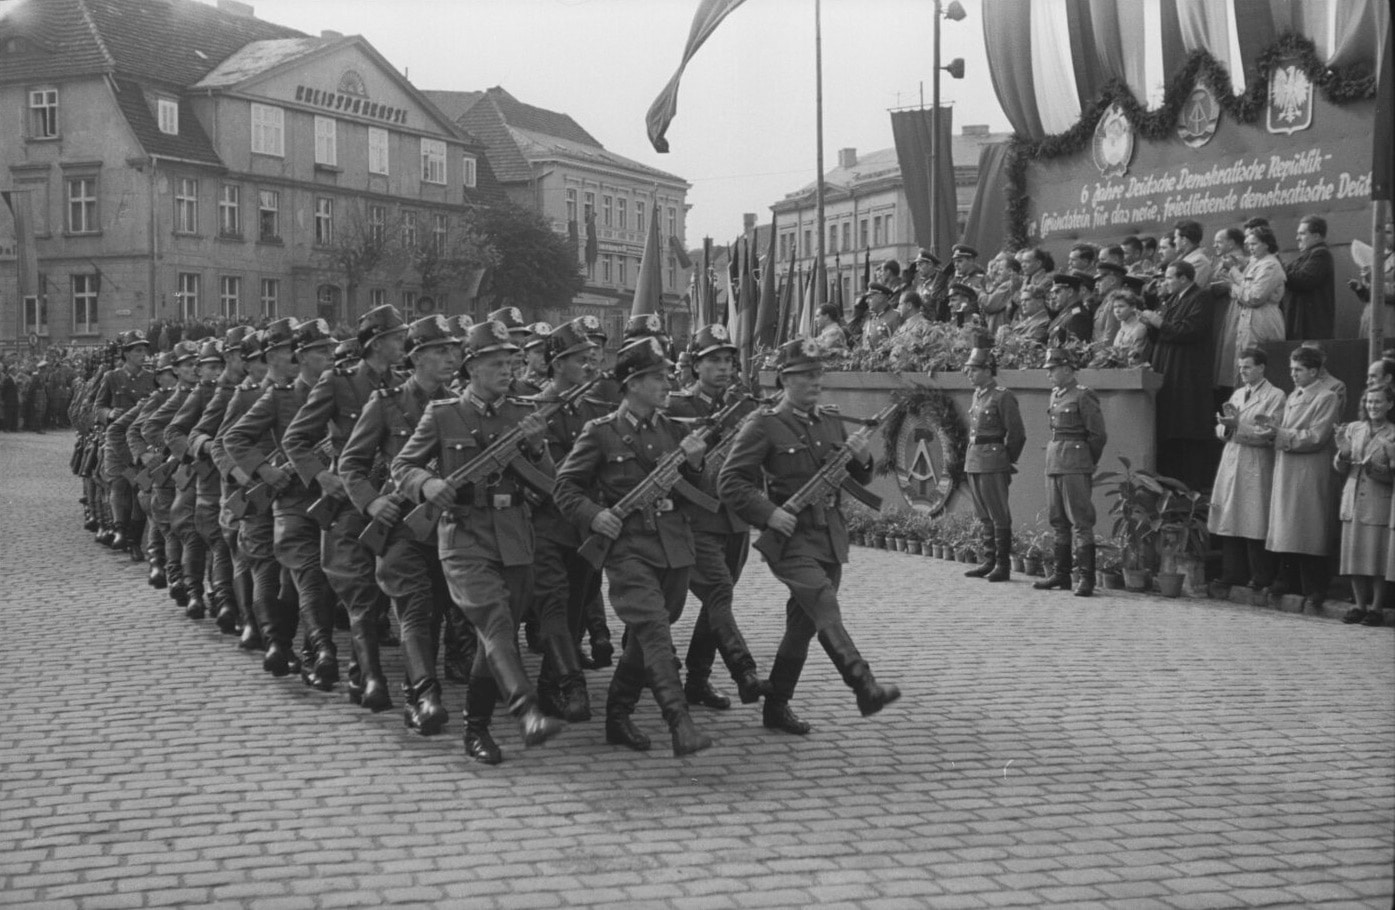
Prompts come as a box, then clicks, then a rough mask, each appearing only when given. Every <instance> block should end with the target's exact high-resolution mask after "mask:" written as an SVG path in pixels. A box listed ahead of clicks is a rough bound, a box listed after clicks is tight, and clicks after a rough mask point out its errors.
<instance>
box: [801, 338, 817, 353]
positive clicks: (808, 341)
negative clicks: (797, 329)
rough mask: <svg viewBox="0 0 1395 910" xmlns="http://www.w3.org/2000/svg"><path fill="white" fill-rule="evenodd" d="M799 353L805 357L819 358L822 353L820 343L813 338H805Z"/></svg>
mask: <svg viewBox="0 0 1395 910" xmlns="http://www.w3.org/2000/svg"><path fill="white" fill-rule="evenodd" d="M799 353H801V354H803V355H804V356H805V357H818V356H819V355H820V354H821V353H823V352H822V351H820V350H819V343H818V342H817V341H815V340H814V339H812V338H805V339H804V340H803V341H802V342H800V345H799Z"/></svg>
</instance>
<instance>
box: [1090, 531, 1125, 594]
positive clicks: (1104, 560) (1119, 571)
mask: <svg viewBox="0 0 1395 910" xmlns="http://www.w3.org/2000/svg"><path fill="white" fill-rule="evenodd" d="M1095 553H1096V556H1095V570H1096V571H1097V572H1098V573H1099V583H1100V587H1102V588H1105V589H1108V590H1111V591H1120V590H1123V587H1124V551H1123V546H1122V545H1121V544H1120V543H1119V542H1118V541H1117V540H1109V541H1106V540H1104V539H1102V538H1096V539H1095Z"/></svg>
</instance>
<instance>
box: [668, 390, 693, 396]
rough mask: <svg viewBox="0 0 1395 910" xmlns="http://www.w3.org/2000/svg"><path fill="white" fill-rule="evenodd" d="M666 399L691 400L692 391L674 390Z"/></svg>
mask: <svg viewBox="0 0 1395 910" xmlns="http://www.w3.org/2000/svg"><path fill="white" fill-rule="evenodd" d="M668 397H669V398H692V397H693V390H692V389H676V390H674V391H672V392H669V393H668Z"/></svg>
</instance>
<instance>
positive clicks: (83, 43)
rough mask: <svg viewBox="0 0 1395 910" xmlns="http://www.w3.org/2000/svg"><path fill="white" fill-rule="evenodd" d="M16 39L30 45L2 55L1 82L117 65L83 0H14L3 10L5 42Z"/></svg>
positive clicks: (0, 32)
mask: <svg viewBox="0 0 1395 910" xmlns="http://www.w3.org/2000/svg"><path fill="white" fill-rule="evenodd" d="M16 37H17V38H19V39H21V40H22V41H23V42H25V49H24V51H23V52H21V53H17V54H16V53H8V54H0V82H9V81H14V80H22V79H55V78H58V77H62V76H71V75H74V74H83V73H101V72H108V71H110V70H111V69H112V68H113V66H114V62H113V60H112V58H111V56H110V55H109V54H108V53H107V51H106V48H104V47H103V46H102V42H101V40H100V39H99V37H98V35H97V32H96V30H95V29H94V28H93V26H92V21H91V18H90V17H89V16H88V15H87V14H86V11H85V10H84V8H83V6H82V4H81V3H80V2H79V0H15V2H12V3H10V4H9V5H7V6H6V7H5V8H4V11H3V12H0V41H5V40H7V39H9V38H16Z"/></svg>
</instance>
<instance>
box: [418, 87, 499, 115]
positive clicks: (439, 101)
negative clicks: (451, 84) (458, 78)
mask: <svg viewBox="0 0 1395 910" xmlns="http://www.w3.org/2000/svg"><path fill="white" fill-rule="evenodd" d="M422 94H423V95H425V96H426V98H427V100H428V101H430V102H431V103H432V104H434V105H436V107H438V108H440V110H441V113H443V114H445V115H446V116H447V117H449V118H450V119H451V121H452V122H455V123H459V122H460V118H461V117H463V116H464V115H465V112H466V111H468V110H469V109H470V108H472V107H474V105H475V102H476V101H478V100H480V99H481V98H483V97H484V92H441V91H425V90H423V91H422Z"/></svg>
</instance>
